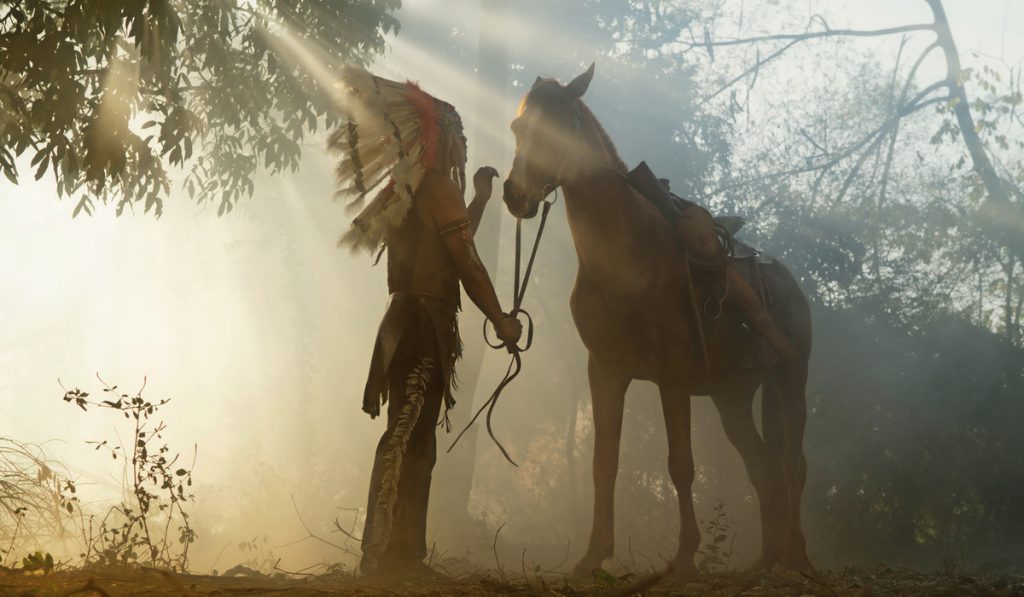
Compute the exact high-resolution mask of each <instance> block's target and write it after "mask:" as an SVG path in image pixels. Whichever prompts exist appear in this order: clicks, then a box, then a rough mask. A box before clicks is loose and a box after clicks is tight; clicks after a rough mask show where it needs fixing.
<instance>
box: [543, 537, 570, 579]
mask: <svg viewBox="0 0 1024 597" xmlns="http://www.w3.org/2000/svg"><path fill="white" fill-rule="evenodd" d="M571 546H572V539H569V540H568V541H566V542H565V555H564V556H562V561H561V562H559V563H558V564H557V565H556V566H555V567H554V568H548V569H547V570H542V571H541V574H547V573H553V572H557V571H558V569H559V568H561V567H562V566H563V565H565V563H566V562H567V561H569V548H570V547H571Z"/></svg>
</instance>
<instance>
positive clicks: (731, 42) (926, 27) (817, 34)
mask: <svg viewBox="0 0 1024 597" xmlns="http://www.w3.org/2000/svg"><path fill="white" fill-rule="evenodd" d="M911 31H935V25H933V24H921V25H903V26H900V27H888V28H885V29H868V30H862V29H827V30H825V31H811V32H807V33H779V34H775V35H760V36H756V37H744V38H738V39H726V40H722V41H707V42H701V43H693V42H682V43H683V44H684V45H686V46H689V47H691V48H698V47H701V48H704V47H719V48H720V47H724V46H740V45H745V44H754V43H759V42H764V41H793V42H801V41H807V40H809V39H819V38H823V37H881V36H885V35H895V34H897V33H909V32H911Z"/></svg>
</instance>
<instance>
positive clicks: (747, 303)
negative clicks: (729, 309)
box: [676, 205, 798, 363]
mask: <svg viewBox="0 0 1024 597" xmlns="http://www.w3.org/2000/svg"><path fill="white" fill-rule="evenodd" d="M676 232H677V233H678V234H679V236H680V237H682V239H683V242H684V243H685V244H686V249H687V251H689V252H690V254H692V255H693V256H694V257H696V258H697V261H698V262H703V263H715V262H717V261H719V260H720V259H722V258H723V249H722V245H721V243H719V242H718V234H717V233H716V232H715V224H714V220H712V218H711V214H710V213H709V212H708V211H707V210H706V209H704V208H703V207H700V206H698V205H691V206H689V207H687V208H686V209H684V210H683V212H682V213H681V214H680V215H679V219H677V220H676ZM725 268H726V272H725V275H726V283H727V284H728V288H729V290H728V294H727V295H726V301H728V302H729V304H731V305H733V306H735V307H737V308H739V310H740V311H741V312H742V313H743V315H744V317H746V319H747V321H749V322H750V325H751V326H753V328H754V329H755V330H757V332H758V333H760V334H761V335H762V336H763V337H764V339H765V340H767V341H768V343H769V344H770V345H771V346H772V348H774V349H775V351H776V352H778V354H779V356H780V357H781V358H782V360H783V361H784V362H787V363H795V362H797V361H798V356H797V353H796V350H794V348H793V345H792V344H791V343H790V341H789V339H788V338H787V337H786V335H785V334H784V333H782V330H781V329H780V328H779V326H778V324H777V323H776V322H775V318H773V317H772V315H771V313H769V312H768V308H767V307H765V305H764V303H762V302H761V297H759V296H758V295H757V293H756V292H755V291H754V289H753V287H751V286H750V283H749V282H747V280H746V278H744V277H743V276H742V275H740V273H739V271H737V270H736V268H735V267H734V266H733V264H732V263H726V264H725Z"/></svg>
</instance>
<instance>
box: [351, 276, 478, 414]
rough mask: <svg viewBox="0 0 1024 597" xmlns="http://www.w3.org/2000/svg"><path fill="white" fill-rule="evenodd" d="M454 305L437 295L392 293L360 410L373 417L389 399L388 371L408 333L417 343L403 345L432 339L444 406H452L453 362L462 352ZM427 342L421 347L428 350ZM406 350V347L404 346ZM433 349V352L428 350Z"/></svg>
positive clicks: (453, 403) (376, 344)
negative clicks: (436, 296) (414, 337)
mask: <svg viewBox="0 0 1024 597" xmlns="http://www.w3.org/2000/svg"><path fill="white" fill-rule="evenodd" d="M457 311H458V306H457V305H452V304H449V303H447V302H445V301H442V300H440V299H438V298H435V297H432V296H428V295H425V294H416V293H412V292H395V293H392V295H391V299H390V301H389V302H388V307H387V310H386V311H385V312H384V318H383V319H382V320H381V322H380V328H379V329H378V331H377V340H376V342H375V343H374V346H373V356H372V357H371V359H370V373H369V375H368V376H367V379H366V388H365V389H364V391H363V411H364V412H366V413H368V414H369V415H370V416H371V417H372V418H376V417H377V415H379V414H380V406H381V405H382V404H384V403H385V402H387V400H388V371H389V369H390V367H391V364H392V363H393V362H394V361H395V356H396V352H397V351H398V348H399V345H400V344H401V340H402V339H403V338H404V337H405V336H406V335H407V334H415V335H416V342H408V341H407V342H406V343H405V344H404V345H403V346H405V347H413V348H411V350H419V349H417V348H415V347H418V346H424V344H422V343H427V342H434V343H436V345H437V354H438V355H439V357H440V363H439V365H440V367H438V372H439V373H440V374H441V382H442V387H443V388H444V403H445V408H446V409H448V408H451V407H452V406H454V405H455V399H454V398H453V397H452V389H453V388H454V386H455V383H456V380H455V361H456V360H458V358H459V357H460V356H461V355H462V340H461V339H460V338H459V327H458V318H457V317H456V313H457ZM429 348H430V347H429V345H426V346H425V348H424V349H423V351H424V352H428V349H429ZM403 350H407V349H403ZM429 352H432V351H429Z"/></svg>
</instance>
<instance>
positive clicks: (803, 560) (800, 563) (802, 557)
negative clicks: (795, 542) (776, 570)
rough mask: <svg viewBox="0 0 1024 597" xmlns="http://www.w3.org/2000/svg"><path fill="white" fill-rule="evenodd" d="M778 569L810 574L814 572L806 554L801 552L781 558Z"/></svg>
mask: <svg viewBox="0 0 1024 597" xmlns="http://www.w3.org/2000/svg"><path fill="white" fill-rule="evenodd" d="M779 567H780V568H782V569H783V570H791V571H793V572H810V571H812V570H814V568H813V567H812V566H811V561H810V560H809V559H807V554H805V553H803V552H800V553H798V554H789V555H786V556H783V558H782V560H781V561H780V562H779Z"/></svg>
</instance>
